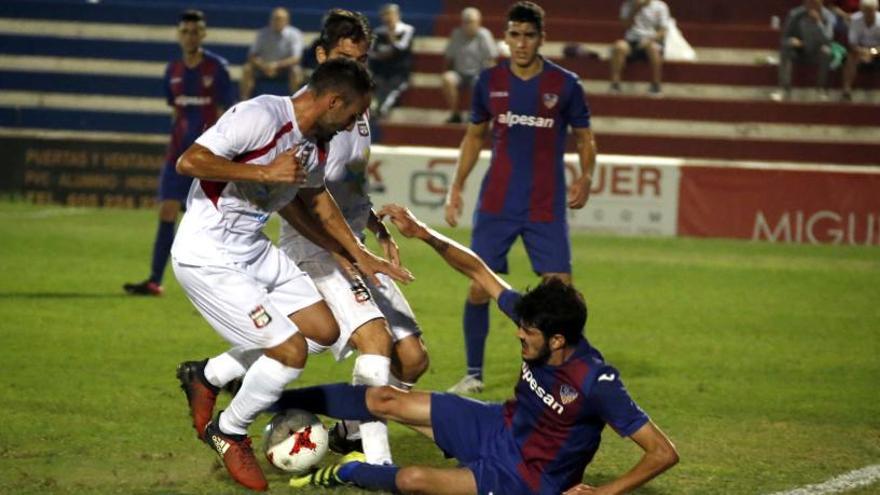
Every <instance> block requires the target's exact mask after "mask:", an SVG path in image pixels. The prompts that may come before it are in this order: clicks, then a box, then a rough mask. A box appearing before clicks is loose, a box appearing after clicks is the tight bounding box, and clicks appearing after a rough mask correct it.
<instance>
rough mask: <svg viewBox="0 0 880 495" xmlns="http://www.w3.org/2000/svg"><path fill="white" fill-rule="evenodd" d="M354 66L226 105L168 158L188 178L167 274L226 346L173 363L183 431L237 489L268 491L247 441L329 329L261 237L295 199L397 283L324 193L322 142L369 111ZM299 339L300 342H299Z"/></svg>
mask: <svg viewBox="0 0 880 495" xmlns="http://www.w3.org/2000/svg"><path fill="white" fill-rule="evenodd" d="M372 89H373V85H372V80H371V79H370V76H369V74H368V73H367V71H366V70H365V69H364V67H363V66H361V65H360V64H357V63H355V62H351V61H348V60H334V61H332V62H328V63H326V64H324V65H322V66H321V67H318V69H317V70H316V71H315V72H314V74H312V78H311V81H310V82H309V85H308V88H307V89H306V90H305V91H303V92H302V93H300V94H298V95H297V96H295V97H293V98H290V97H280V96H269V95H266V96H260V97H257V98H254V99H251V100H248V101H246V102H243V103H239V104H238V105H236V106H234V107H232V108H231V109H230V110H228V111H227V112H226V113H225V114H224V115H223V117H221V118H220V120H219V121H218V122H217V124H216V125H214V126H213V127H211V128H210V129H208V131H206V132H205V133H204V134H202V135H201V136H200V137H199V138H198V139H197V140H196V143H195V144H194V145H193V146H192V147H190V148H189V149H188V150H187V151H186V152H185V153H184V154H183V155H182V156H181V158H180V160H179V161H178V165H177V167H178V170H179V171H180V172H181V173H183V174H185V175H190V176H193V177H196V178H197V179H198V180H197V181H194V182H193V186H192V188H191V189H190V193H189V197H188V198H187V212H186V215H184V217H183V220H182V221H181V223H180V230H179V231H178V235H177V239H176V240H175V242H174V247H173V249H172V255H173V267H174V274H175V275H176V276H177V280H178V281H179V282H180V285H181V287H182V288H183V289H184V291H185V292H186V294H187V297H189V299H190V301H191V302H192V303H193V305H194V306H195V307H196V308H197V309H198V310H199V312H200V313H201V314H202V316H204V317H205V319H206V320H208V322H209V323H210V324H211V326H212V327H213V328H214V329H215V330H216V331H217V333H219V334H220V335H221V336H222V337H223V338H224V339H226V340H227V341H228V342H229V343H230V344H232V348H231V349H230V350H229V351H228V352H226V353H224V354H221V355H219V356H216V357H214V358H212V359H209V360H205V361H202V362H186V363H182V364H181V365H180V366H179V367H178V379H179V380H180V382H181V386H182V388H183V390H184V391H185V392H186V396H187V401H188V404H189V408H190V414H191V415H192V420H193V427H194V428H195V429H196V432H197V434H198V435H199V437H201V438H203V439H204V441H205V442H206V443H208V445H209V446H210V447H211V448H213V449H214V450H215V451H216V452H217V453H218V454H219V456H220V457H221V458H222V460H223V462H224V464H225V466H226V469H227V470H228V471H229V473H230V474H231V475H232V477H233V478H234V479H235V480H236V481H237V482H239V483H241V484H242V485H244V486H246V487H248V488H251V489H255V490H265V489H267V488H268V485H267V482H266V478H265V477H264V476H263V472H262V470H261V469H260V466H259V464H258V463H257V461H256V458H255V457H254V453H253V450H252V449H251V445H250V439H249V438H248V436H247V429H248V426H250V424H251V423H252V422H253V420H254V418H256V416H257V414H258V413H259V412H260V411H262V410H263V409H265V408H266V407H268V406H269V405H270V404H272V403H273V402H274V401H275V400H277V398H278V397H279V395H280V394H281V391H282V390H283V389H284V387H285V386H286V385H287V384H288V383H290V382H292V381H294V380H296V379H297V377H299V375H300V373H301V372H302V369H303V368H304V366H305V364H306V359H307V357H308V346H309V345H312V343H313V344H314V345H316V346H329V345H331V344H332V343H333V342H335V341H336V339H337V338H338V337H339V328H338V326H337V324H336V321H335V320H334V319H333V315H332V314H331V313H330V310H329V309H328V308H327V305H326V304H325V303H324V302H323V300H322V299H321V296H320V294H319V293H318V291H317V289H316V288H315V285H314V284H313V283H312V281H311V280H310V279H309V277H308V275H306V274H305V273H303V272H302V271H300V270H299V269H298V268H297V267H296V265H294V264H293V262H291V261H290V259H289V258H287V256H285V255H284V253H282V252H281V251H280V250H279V249H278V248H277V247H275V246H274V245H273V244H272V243H271V241H270V240H269V238H268V237H267V236H266V235H265V234H264V233H263V227H264V226H265V225H266V223H267V222H268V220H269V217H270V216H271V214H272V213H273V212H275V211H278V210H280V209H284V208H290V207H291V206H292V204H293V203H292V201H293V199H294V198H295V197H297V196H300V197H305V199H306V201H305V204H306V205H307V206H308V207H309V208H310V209H311V212H312V213H313V214H314V215H315V216H316V217H317V218H318V219H319V222H320V225H321V227H322V229H323V231H324V233H325V235H328V236H329V237H331V238H333V239H334V240H335V241H336V242H337V243H338V244H339V245H340V246H341V247H342V249H343V250H344V253H347V255H348V256H349V257H350V258H351V261H352V262H354V263H355V264H356V265H357V266H358V268H359V269H360V270H361V271H362V272H363V273H364V274H366V275H367V276H368V277H374V276H375V273H376V272H380V271H381V272H385V273H387V274H388V275H391V276H392V277H394V278H397V279H398V280H408V279H409V278H410V275H409V273H408V272H406V270H405V269H402V268H400V267H396V266H392V265H391V264H390V263H388V262H387V261H385V260H383V259H381V258H378V257H376V256H374V255H373V254H372V253H370V252H369V251H367V250H366V248H364V246H363V244H361V243H360V241H359V240H358V239H357V238H356V237H355V235H354V234H353V233H352V232H351V229H350V228H349V227H348V224H346V223H345V220H344V218H343V217H342V213H341V212H340V211H339V208H338V207H337V206H336V203H335V202H334V201H333V198H332V197H331V196H330V193H329V192H327V191H326V189H324V162H325V158H326V151H325V148H324V146H325V145H326V143H327V142H328V141H329V140H330V139H331V138H332V137H333V135H334V134H336V133H337V132H339V131H341V130H343V129H346V128H351V127H352V126H354V123H355V121H356V119H357V118H358V116H360V115H361V114H362V113H363V112H364V111H365V110H366V109H367V108H368V107H369V104H370V95H371V91H372ZM307 338H308V339H310V341H311V343H307V342H306V339H307ZM242 376H243V377H244V379H243V381H242V385H241V388H240V389H239V391H238V393H237V394H236V395H235V397H234V398H233V399H232V402H231V403H230V404H229V407H228V408H227V409H226V410H225V411H221V412H220V413H219V414H218V415H217V418H216V420H214V421H210V419H211V416H212V414H213V408H214V403H215V401H216V397H217V392H218V390H219V387H222V386H224V385H225V384H226V383H228V382H229V381H230V380H232V379H235V378H239V377H242Z"/></svg>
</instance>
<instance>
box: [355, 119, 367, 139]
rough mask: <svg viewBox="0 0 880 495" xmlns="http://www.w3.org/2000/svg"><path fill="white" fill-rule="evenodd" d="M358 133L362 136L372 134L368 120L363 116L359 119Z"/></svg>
mask: <svg viewBox="0 0 880 495" xmlns="http://www.w3.org/2000/svg"><path fill="white" fill-rule="evenodd" d="M357 128H358V134H360V135H361V136H369V135H370V127H369V126H368V125H367V121H366V120H364V119H363V118H360V119H358V121H357Z"/></svg>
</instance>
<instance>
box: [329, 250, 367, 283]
mask: <svg viewBox="0 0 880 495" xmlns="http://www.w3.org/2000/svg"><path fill="white" fill-rule="evenodd" d="M330 254H331V255H333V259H334V260H335V261H336V264H337V265H339V269H340V270H341V271H342V273H343V275H345V278H347V279H348V280H349V281H350V282H353V281H355V280H358V279H360V278H361V275H360V272H359V271H358V269H357V267H355V266H354V264H352V262H351V261H349V260H348V258H346V257H345V256H343V255H341V254H339V253H330Z"/></svg>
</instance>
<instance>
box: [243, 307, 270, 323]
mask: <svg viewBox="0 0 880 495" xmlns="http://www.w3.org/2000/svg"><path fill="white" fill-rule="evenodd" d="M248 316H250V317H251V321H253V322H254V326H255V327H257V328H263V327H265V326H266V325H268V324H269V323H272V316H271V315H269V313H267V312H266V308H264V307H263V305H262V304H261V305H259V306H257V307H256V308H254V309H253V310H251V312H250V313H248Z"/></svg>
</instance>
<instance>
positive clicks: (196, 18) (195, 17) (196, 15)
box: [178, 9, 205, 24]
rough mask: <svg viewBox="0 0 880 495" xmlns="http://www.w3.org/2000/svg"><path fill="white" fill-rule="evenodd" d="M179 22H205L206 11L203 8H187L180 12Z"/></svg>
mask: <svg viewBox="0 0 880 495" xmlns="http://www.w3.org/2000/svg"><path fill="white" fill-rule="evenodd" d="M178 22H201V23H203V24H204V22H205V13H204V12H202V11H201V10H196V9H186V10H184V11H183V12H181V13H180V18H179V20H178Z"/></svg>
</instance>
